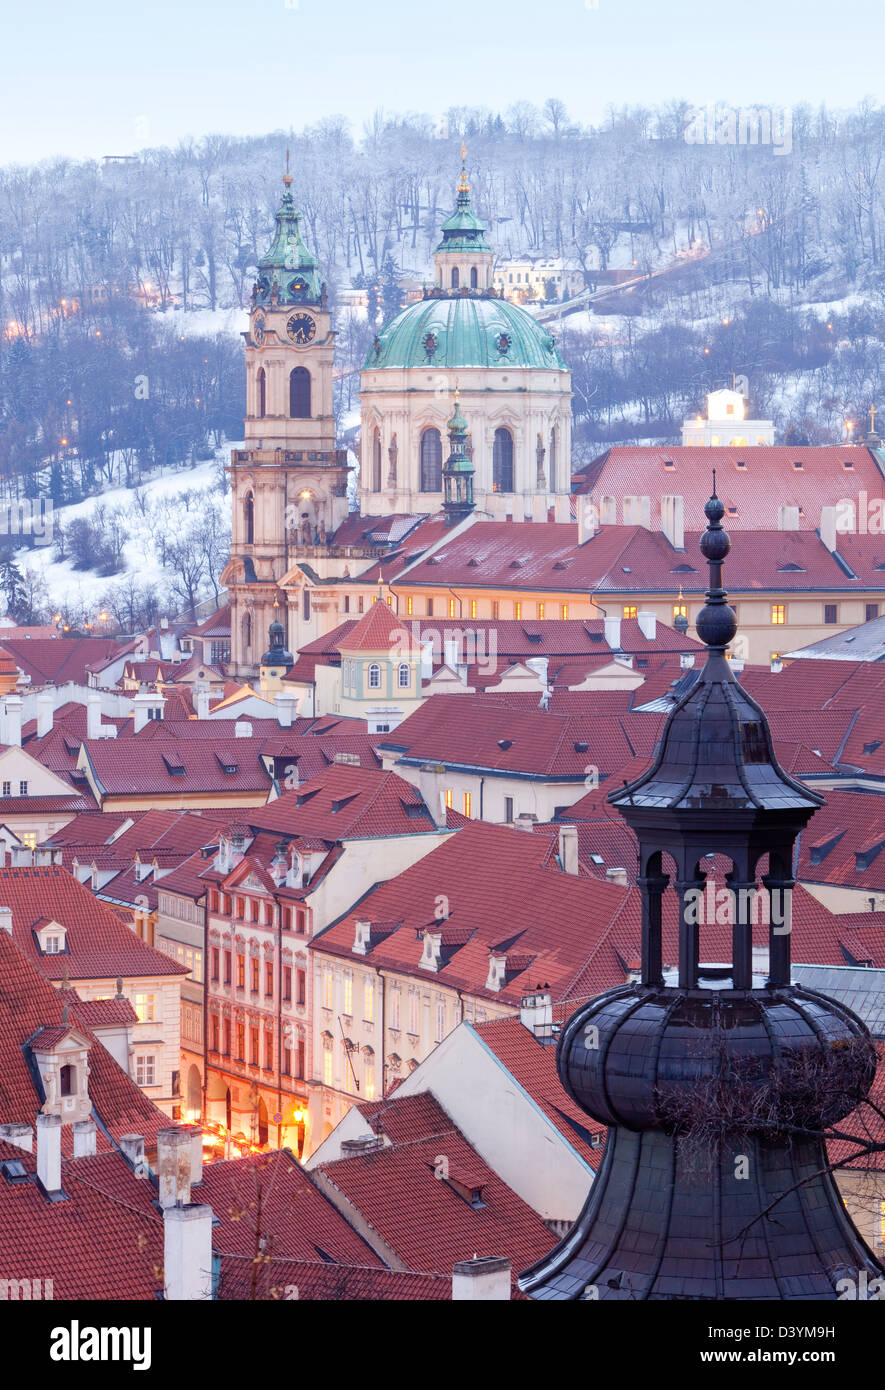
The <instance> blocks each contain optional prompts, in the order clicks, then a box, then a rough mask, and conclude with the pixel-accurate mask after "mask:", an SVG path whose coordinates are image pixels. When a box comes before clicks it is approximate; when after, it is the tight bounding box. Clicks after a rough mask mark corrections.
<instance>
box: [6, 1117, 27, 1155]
mask: <svg viewBox="0 0 885 1390" xmlns="http://www.w3.org/2000/svg"><path fill="white" fill-rule="evenodd" d="M0 1141H2V1142H3V1143H4V1144H12V1146H13V1148H16V1149H24V1151H25V1153H33V1150H34V1131H33V1130H32V1129H31V1126H30V1125H25V1124H13V1125H0Z"/></svg>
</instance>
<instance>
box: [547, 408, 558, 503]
mask: <svg viewBox="0 0 885 1390" xmlns="http://www.w3.org/2000/svg"><path fill="white" fill-rule="evenodd" d="M548 463H549V465H550V491H551V492H555V491H556V426H555V425H554V426H553V429H552V430H551V431H550V453H549V456H548Z"/></svg>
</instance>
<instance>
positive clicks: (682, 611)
mask: <svg viewBox="0 0 885 1390" xmlns="http://www.w3.org/2000/svg"><path fill="white" fill-rule="evenodd" d="M673 617H674V618H687V617H688V604H686V603H674V604H673Z"/></svg>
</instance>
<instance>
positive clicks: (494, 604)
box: [492, 599, 501, 618]
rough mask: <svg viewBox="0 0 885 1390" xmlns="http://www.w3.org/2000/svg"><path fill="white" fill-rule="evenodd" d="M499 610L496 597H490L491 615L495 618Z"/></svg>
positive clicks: (499, 606)
mask: <svg viewBox="0 0 885 1390" xmlns="http://www.w3.org/2000/svg"><path fill="white" fill-rule="evenodd" d="M500 611H501V605H500V603H499V602H498V600H497V599H492V617H493V618H497V617H498V616H499V614H500Z"/></svg>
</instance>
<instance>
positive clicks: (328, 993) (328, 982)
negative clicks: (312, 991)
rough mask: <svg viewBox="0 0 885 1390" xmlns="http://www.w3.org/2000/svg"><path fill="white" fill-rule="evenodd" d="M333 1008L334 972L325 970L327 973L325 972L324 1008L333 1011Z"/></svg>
mask: <svg viewBox="0 0 885 1390" xmlns="http://www.w3.org/2000/svg"><path fill="white" fill-rule="evenodd" d="M331 1007H332V972H331V970H325V971H324V972H323V1008H324V1009H331Z"/></svg>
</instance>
